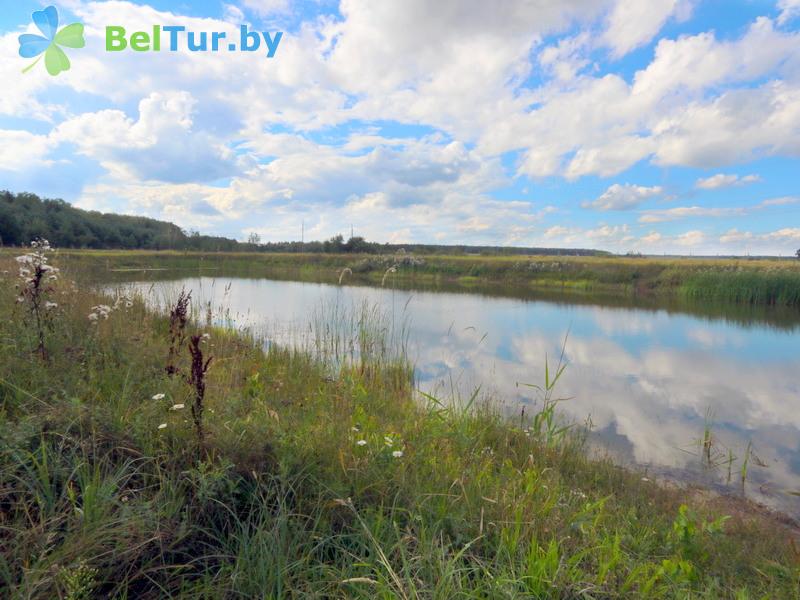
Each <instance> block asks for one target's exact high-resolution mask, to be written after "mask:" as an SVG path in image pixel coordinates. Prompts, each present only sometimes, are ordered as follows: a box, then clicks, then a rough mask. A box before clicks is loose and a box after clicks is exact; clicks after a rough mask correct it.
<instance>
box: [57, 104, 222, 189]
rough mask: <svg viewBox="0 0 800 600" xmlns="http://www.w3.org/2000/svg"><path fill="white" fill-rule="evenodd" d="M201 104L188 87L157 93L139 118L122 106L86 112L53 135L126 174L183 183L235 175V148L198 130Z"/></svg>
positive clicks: (141, 106) (124, 176)
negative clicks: (197, 105) (195, 128)
mask: <svg viewBox="0 0 800 600" xmlns="http://www.w3.org/2000/svg"><path fill="white" fill-rule="evenodd" d="M195 103H196V102H195V100H194V98H192V96H191V95H190V94H189V93H188V92H171V93H161V92H153V93H151V94H150V95H149V96H147V97H146V98H144V99H143V100H142V101H141V102H140V103H139V119H138V121H133V120H132V119H130V118H129V117H127V116H126V115H125V113H124V112H122V111H119V110H104V111H100V112H96V113H84V114H82V115H80V116H78V117H75V118H73V119H69V120H67V121H65V122H63V123H62V124H61V125H59V126H58V127H56V128H55V130H54V131H53V132H52V134H51V136H50V137H51V139H52V140H53V141H54V142H56V143H71V144H74V145H75V146H76V147H77V149H78V152H79V153H81V154H84V155H86V156H89V157H92V158H95V159H97V160H98V161H99V162H100V164H102V165H103V166H104V167H105V168H106V169H108V171H109V172H110V173H111V174H112V175H114V176H115V177H119V178H122V179H135V178H138V179H144V180H157V181H165V182H170V183H183V182H196V181H213V180H215V179H219V178H222V177H227V176H230V175H232V174H234V173H235V172H236V166H235V162H236V161H235V160H234V156H233V152H232V151H231V150H230V149H229V148H227V147H226V146H225V145H224V144H221V143H219V142H218V141H217V140H215V139H214V138H213V137H212V136H210V135H208V134H207V133H202V132H200V133H197V132H194V131H193V130H192V125H193V112H194V107H195Z"/></svg>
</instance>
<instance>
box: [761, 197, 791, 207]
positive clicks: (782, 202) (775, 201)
mask: <svg viewBox="0 0 800 600" xmlns="http://www.w3.org/2000/svg"><path fill="white" fill-rule="evenodd" d="M798 203H800V198H796V197H794V196H783V197H781V198H769V199H768V200H764V201H763V202H761V203H760V204H759V205H758V208H766V207H768V206H788V205H790V204H798Z"/></svg>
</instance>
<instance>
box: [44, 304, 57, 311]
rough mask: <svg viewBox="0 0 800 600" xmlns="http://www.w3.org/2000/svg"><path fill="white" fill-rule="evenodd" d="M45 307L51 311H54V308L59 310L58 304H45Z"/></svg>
mask: <svg viewBox="0 0 800 600" xmlns="http://www.w3.org/2000/svg"><path fill="white" fill-rule="evenodd" d="M44 307H45V308H46V309H47V310H50V309H53V308H58V303H57V302H45V303H44Z"/></svg>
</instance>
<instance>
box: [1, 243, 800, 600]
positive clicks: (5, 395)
mask: <svg viewBox="0 0 800 600" xmlns="http://www.w3.org/2000/svg"><path fill="white" fill-rule="evenodd" d="M147 260H150V258H148V259H147ZM74 264H75V263H73V265H74ZM17 267H18V265H17V264H14V263H13V262H12V261H11V260H9V259H7V258H4V259H0V273H3V275H2V281H0V355H1V356H2V358H3V360H2V361H0V596H3V597H14V598H57V597H62V598H90V597H118V598H159V597H179V598H180V597H185V598H237V597H244V598H256V597H258V598H284V597H298V598H299V597H303V598H306V597H320V598H322V597H326V598H327V597H342V598H344V597H347V598H376V597H378V598H459V597H462V598H519V597H532V598H619V597H647V598H686V597H707V598H727V597H735V598H741V599H744V598H792V597H796V596H797V593H798V585H800V554H799V553H798V547H797V542H796V540H795V537H796V531H795V530H793V529H791V528H790V527H789V526H787V525H785V524H783V523H782V522H781V521H780V520H778V519H777V518H775V517H773V516H771V515H769V514H766V513H764V512H763V511H760V510H756V509H755V508H754V507H752V506H750V505H748V504H747V503H745V502H735V501H733V500H729V499H722V498H714V497H712V496H709V495H707V494H699V493H692V492H689V491H686V490H678V489H674V488H664V487H661V486H659V485H657V484H656V483H654V482H651V481H648V480H646V478H643V477H641V476H640V475H638V474H635V473H631V472H628V471H625V470H622V469H619V468H617V467H615V466H614V465H613V464H611V463H610V462H607V461H602V460H590V459H589V458H587V456H586V454H585V452H584V448H583V445H582V439H581V436H580V433H579V432H578V431H577V430H576V431H572V430H564V429H563V428H562V427H561V426H560V425H559V422H558V420H557V419H555V417H554V410H555V408H556V406H555V404H554V402H553V401H554V399H555V398H556V397H557V394H556V392H555V390H554V382H553V381H552V380H553V379H557V377H556V374H555V373H554V370H555V369H554V366H553V365H550V369H549V372H548V375H547V376H546V377H544V378H543V379H544V381H543V382H542V387H543V390H542V397H541V403H540V404H539V409H540V410H541V412H539V413H538V414H534V415H524V416H520V418H519V419H518V420H515V421H514V422H512V423H509V422H507V421H504V420H503V419H501V418H500V417H499V416H498V414H497V413H496V412H494V411H493V410H492V409H491V407H485V406H484V407H478V406H473V407H472V409H471V410H466V409H465V408H456V407H451V406H449V405H448V404H447V403H446V402H441V401H435V400H433V399H427V400H426V399H420V401H417V400H415V398H414V394H413V385H412V381H411V373H410V370H409V367H408V365H407V364H405V362H404V360H403V357H402V355H398V354H395V353H394V352H393V351H392V349H391V347H388V346H386V345H385V344H384V343H383V342H384V340H385V338H384V337H383V336H382V335H380V333H379V331H378V330H379V327H376V324H379V322H380V313H379V312H375V311H367V312H365V313H363V314H361V315H357V316H356V317H357V318H355V319H353V321H352V327H350V329H349V334H347V333H345V335H349V336H351V338H352V342H353V343H352V344H350V343H346V342H347V341H348V340H344V342H345V343H339V342H341V341H342V340H341V339H340V338H336V339H330V338H326V337H325V336H324V335H323V336H322V337H319V338H317V339H318V340H319V343H318V348H317V349H318V350H320V352H319V353H318V355H317V356H316V357H312V356H311V355H309V354H305V353H299V352H292V351H287V350H283V349H280V348H274V347H271V348H270V349H269V351H264V350H263V349H262V345H261V344H260V343H259V340H256V339H253V338H252V337H251V336H249V335H248V333H247V332H243V331H239V332H226V331H223V330H219V329H215V328H213V327H212V326H211V325H210V321H209V320H207V316H206V315H204V314H201V313H199V312H198V313H195V314H190V315H189V318H188V320H187V321H186V325H185V328H183V329H182V328H181V326H180V324H181V323H182V318H181V316H180V314H179V312H180V311H178V313H176V316H175V317H174V318H173V319H172V320H170V319H168V318H167V317H166V316H159V315H156V314H153V313H150V312H148V311H147V310H145V308H144V304H143V302H142V301H141V299H137V298H131V299H125V298H123V299H115V298H112V299H104V298H100V297H97V296H95V295H94V294H93V293H92V292H90V291H87V289H84V287H83V285H82V283H81V277H82V276H79V277H78V283H77V284H76V285H75V286H73V285H72V284H71V283H70V279H72V277H73V276H74V275H75V274H74V273H70V272H62V273H61V274H60V275H59V277H60V278H59V279H58V280H57V281H50V280H49V277H50V274H51V272H49V271H48V272H46V273H45V276H46V277H45V281H44V282H43V284H42V286H41V288H40V291H36V292H35V293H36V294H39V295H37V296H35V297H36V298H38V299H39V303H38V304H36V303H35V302H34V300H33V299H32V296H31V293H26V294H24V295H23V302H17V298H18V295H19V293H20V291H23V292H24V291H25V290H26V289H30V284H24V283H23V282H22V280H21V279H20V278H19V277H18V276H17ZM28 277H30V275H29V276H28ZM19 285H22V288H19V287H18V288H15V286H19ZM50 288H52V290H51V289H50ZM46 302H51V303H53V304H57V305H58V306H52V305H47V304H45V303H46ZM101 304H106V305H108V306H107V307H102V306H99V305H101ZM32 306H33V307H34V310H33V311H32V310H31V307H32ZM36 306H38V307H39V308H40V309H41V311H40V312H39V314H38V317H39V318H38V322H39V325H41V330H40V328H39V327H38V326H37V312H36V309H35V307H36ZM47 306H50V308H47ZM365 310H367V309H365ZM90 314H92V315H95V317H93V318H92V320H90V319H89V318H88V315H90ZM212 321H213V319H212ZM331 329H335V328H331ZM40 331H41V334H42V335H41V337H40ZM203 333H207V334H210V338H202V337H195V338H194V339H192V336H200V335H201V334H203ZM337 335H342V333H341V330H339V333H338V334H337ZM182 338H185V341H184V342H183V343H178V342H180V340H181V339H182ZM337 340H338V341H337ZM189 346H191V347H192V348H193V349H194V354H193V355H191V353H190V352H189ZM170 348H173V350H174V352H172V353H171V352H170ZM350 348H356V349H358V351H357V352H354V351H352V350H349V349H350ZM198 353H199V354H202V356H201V357H198ZM209 358H211V362H210V363H207V362H206V361H207V360H208V359H209ZM166 366H171V367H173V369H172V370H173V371H174V374H173V375H172V376H170V375H168V374H167V371H166V370H165V367H166ZM204 366H207V367H208V370H207V372H205V371H204ZM563 376H565V377H568V376H569V374H568V373H566V374H564V375H563ZM198 381H200V382H201V383H202V386H201V385H198ZM201 388H202V393H201V391H200V390H201ZM198 399H200V402H199V407H200V408H202V412H201V411H199V409H198ZM727 517H729V518H727Z"/></svg>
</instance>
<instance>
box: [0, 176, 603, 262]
mask: <svg viewBox="0 0 800 600" xmlns="http://www.w3.org/2000/svg"><path fill="white" fill-rule="evenodd" d="M37 238H45V239H47V240H49V241H50V243H51V244H52V245H53V246H55V247H58V248H94V249H122V250H197V251H203V252H236V251H240V252H297V253H303V252H310V253H335V254H347V253H359V254H386V253H395V252H399V251H401V250H405V251H407V252H415V253H419V254H499V255H517V254H545V255H548V254H550V255H573V256H574V255H580V256H589V255H596V254H608V253H606V252H600V251H597V250H584V249H559V248H522V247H504V246H503V247H501V246H468V245H438V244H380V243H378V242H369V241H367V240H366V239H364V238H363V237H360V236H351V237H350V238H349V239H347V240H345V239H344V236H342V235H336V236H334V237H332V238H330V239H328V240H324V241H309V242H297V241H291V242H266V243H261V240H260V238H259V236H258V235H257V234H251V235H250V237H249V238H248V240H247V241H246V242H239V241H237V240H234V239H230V238H226V237H220V236H210V235H200V234H199V233H198V232H187V231H185V230H183V229H181V228H180V227H178V226H177V225H174V224H173V223H168V222H166V221H159V220H157V219H151V218H148V217H134V216H129V215H118V214H113V213H101V212H97V211H89V210H82V209H80V208H76V207H74V206H72V205H70V204H69V203H67V202H65V201H63V200H52V199H46V198H40V197H39V196H37V195H36V194H30V193H19V194H14V193H11V192H8V191H3V192H0V246H24V245H28V244H30V242H31V241H32V240H35V239H37Z"/></svg>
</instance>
